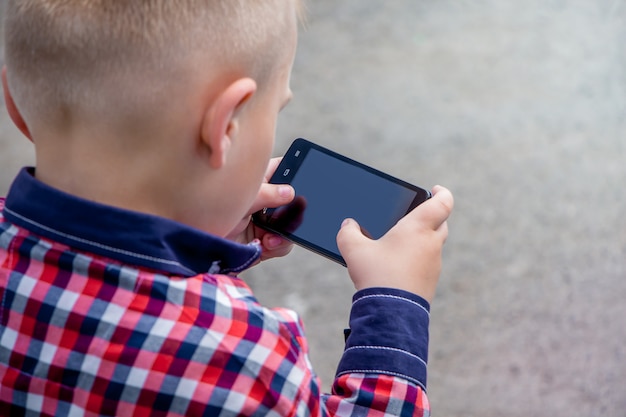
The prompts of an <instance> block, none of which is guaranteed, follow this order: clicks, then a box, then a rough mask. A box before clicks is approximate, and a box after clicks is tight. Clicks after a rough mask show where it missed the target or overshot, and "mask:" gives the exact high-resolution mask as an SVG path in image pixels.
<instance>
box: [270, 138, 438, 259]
mask: <svg viewBox="0 0 626 417" xmlns="http://www.w3.org/2000/svg"><path fill="white" fill-rule="evenodd" d="M270 182H275V183H290V184H291V185H292V186H293V187H294V189H295V191H296V197H295V199H294V201H293V202H292V203H291V204H289V205H287V206H283V207H279V208H278V209H268V210H265V211H264V214H262V215H260V216H259V217H260V220H261V223H265V224H266V225H267V226H269V228H270V230H273V231H275V232H277V233H279V234H282V235H284V236H285V237H287V238H289V239H291V240H293V241H295V242H296V243H299V244H302V245H304V246H305V247H308V248H309V249H312V250H314V251H317V252H319V253H321V254H323V255H326V256H328V257H330V258H332V259H334V260H335V261H337V262H339V263H342V264H344V265H345V262H344V261H343V258H342V257H341V255H340V253H339V249H338V248H337V243H336V236H337V232H338V231H339V228H340V226H341V223H342V222H343V220H344V219H346V218H348V217H351V218H353V219H355V220H356V221H357V222H358V223H359V225H360V226H361V228H362V230H363V232H364V233H365V234H366V235H368V236H369V237H371V238H373V239H378V238H380V237H382V236H383V235H384V234H385V233H386V232H387V231H388V230H389V229H390V228H391V227H393V225H394V224H395V223H396V222H397V221H398V220H399V219H401V218H402V217H403V216H404V215H405V214H406V213H408V212H409V211H410V210H412V209H413V208H414V207H415V206H417V205H418V204H420V203H421V202H423V201H424V200H426V199H427V198H429V197H430V193H429V192H428V191H426V190H424V189H422V188H419V187H416V186H413V185H411V184H409V183H406V182H404V181H402V180H399V179H397V178H394V177H391V176H389V175H387V174H385V173H382V172H380V171H377V170H375V169H373V168H371V167H368V166H366V165H363V164H361V163H358V162H356V161H353V160H351V159H349V158H346V157H344V156H342V155H339V154H336V153H335V152H332V151H330V150H328V149H325V148H321V147H319V146H317V145H314V144H312V143H310V142H308V141H305V140H302V139H298V140H296V141H295V142H294V144H292V146H291V148H290V149H289V151H288V152H287V154H286V155H285V157H284V158H283V161H282V163H281V165H280V166H279V167H278V169H277V170H276V173H275V174H274V176H273V178H272V180H271V181H270ZM261 225H263V224H261Z"/></svg>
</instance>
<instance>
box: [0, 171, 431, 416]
mask: <svg viewBox="0 0 626 417" xmlns="http://www.w3.org/2000/svg"><path fill="white" fill-rule="evenodd" d="M33 172H34V171H33V170H32V169H31V170H26V169H25V170H22V172H20V174H19V175H18V177H17V178H16V180H15V182H14V184H13V186H12V188H11V191H10V193H9V195H8V197H7V199H6V201H4V200H2V199H0V210H2V215H0V300H1V301H0V302H1V305H0V415H2V416H5V415H11V416H17V415H37V414H41V415H63V416H65V415H74V416H79V415H80V416H92V415H121V416H130V415H157V416H159V415H168V416H185V415H186V416H195V415H208V416H214V415H215V416H217V415H220V416H235V415H274V416H294V415H298V416H300V415H341V416H346V415H359V416H374V415H376V416H378V415H406V416H409V415H418V416H427V415H429V405H428V400H427V398H426V395H425V391H424V389H425V381H426V355H427V347H428V321H429V312H428V309H429V306H428V303H426V302H425V301H424V300H423V299H421V298H420V297H417V296H415V295H412V294H409V293H406V292H403V291H398V290H391V289H368V290H364V291H360V292H358V293H357V294H355V296H354V304H353V307H352V311H351V317H350V327H351V332H350V335H349V337H348V338H347V343H346V349H345V352H344V354H343V357H342V358H341V361H340V363H339V366H338V370H337V376H336V379H335V381H334V384H333V389H332V393H331V394H322V393H321V392H320V383H319V381H318V378H317V377H316V375H315V373H314V372H313V369H312V368H311V364H310V361H309V358H308V354H307V342H306V339H305V337H304V332H303V328H302V323H301V322H300V320H299V318H298V317H297V315H296V314H295V313H294V312H292V311H290V310H285V309H272V310H270V309H267V308H263V307H262V306H261V305H259V303H258V302H257V300H256V299H255V298H254V296H253V294H252V293H251V291H250V289H249V288H248V286H247V285H246V284H245V283H244V282H243V281H242V280H240V279H239V278H237V277H236V276H235V275H234V274H235V273H237V272H239V271H241V270H244V269H246V268H247V267H249V266H250V265H251V264H253V263H254V262H255V261H256V260H257V259H258V257H259V252H260V248H259V247H258V246H255V245H240V244H236V243H233V242H230V241H227V240H223V239H219V238H217V237H214V236H210V235H207V234H205V233H202V232H200V231H198V230H195V229H191V228H189V227H186V226H184V225H181V224H178V223H175V222H172V221H169V220H167V219H163V218H159V217H155V216H150V215H146V214H141V213H135V212H130V211H126V210H121V209H117V208H113V207H108V206H104V205H100V204H96V203H93V202H89V201H85V200H82V199H79V198H77V197H73V196H70V195H67V194H65V193H62V192H60V191H58V190H55V189H52V188H50V187H48V186H46V185H45V184H42V183H41V182H39V181H37V180H36V179H35V178H34V176H33Z"/></svg>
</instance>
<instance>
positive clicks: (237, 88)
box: [200, 78, 257, 169]
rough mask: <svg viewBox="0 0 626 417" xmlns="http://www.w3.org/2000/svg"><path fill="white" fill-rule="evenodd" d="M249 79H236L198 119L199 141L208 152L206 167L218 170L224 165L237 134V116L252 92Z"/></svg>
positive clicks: (253, 85)
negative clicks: (199, 123)
mask: <svg viewBox="0 0 626 417" xmlns="http://www.w3.org/2000/svg"><path fill="white" fill-rule="evenodd" d="M256 89H257V85H256V82H255V81H254V80H252V79H251V78H240V79H238V80H237V81H235V82H233V83H231V84H229V85H228V87H226V88H225V89H224V90H222V92H221V93H220V94H219V95H218V97H217V98H216V99H215V100H214V101H213V102H212V103H211V105H210V106H209V108H208V109H207V111H206V113H205V116H204V119H203V120H202V129H201V132H200V134H201V136H202V137H201V139H202V142H203V143H204V144H205V146H206V147H207V148H208V150H209V164H210V166H211V167H212V168H213V169H219V168H221V167H222V166H223V165H224V164H225V163H226V158H227V156H228V152H229V150H230V147H231V144H232V141H233V139H234V137H235V136H236V135H237V127H238V126H237V124H238V120H237V115H238V113H239V111H240V110H241V109H242V108H243V107H244V106H245V104H246V103H247V101H248V99H249V98H250V97H251V96H252V95H253V94H254V93H255V92H256Z"/></svg>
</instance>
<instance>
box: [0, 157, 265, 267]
mask: <svg viewBox="0 0 626 417" xmlns="http://www.w3.org/2000/svg"><path fill="white" fill-rule="evenodd" d="M34 172H35V170H34V168H24V169H22V170H21V171H20V173H19V174H18V176H17V178H16V179H15V181H14V182H13V184H12V185H11V189H10V190H9V194H8V195H7V198H6V202H5V208H4V211H3V215H4V216H5V217H6V218H7V219H8V220H9V221H10V222H11V223H13V224H15V225H17V226H20V227H23V228H25V229H28V230H30V231H31V232H33V233H36V234H38V235H40V236H43V237H45V238H48V239H51V240H54V241H57V242H60V243H63V244H66V245H68V246H71V247H73V248H76V249H78V250H80V251H87V252H91V253H95V254H98V255H101V256H105V257H108V258H111V259H114V260H117V261H119V262H121V263H123V264H127V265H136V266H142V267H147V268H150V269H155V270H157V271H162V272H165V273H171V274H176V275H182V276H193V275H196V274H201V273H207V272H210V273H222V274H226V273H236V272H241V271H243V270H245V269H247V268H249V267H250V266H251V265H252V264H253V263H255V262H256V261H257V260H258V259H259V257H260V255H261V248H260V247H259V246H258V245H256V244H248V245H242V244H239V243H235V242H232V241H230V240H226V239H223V238H220V237H217V236H213V235H210V234H207V233H204V232H202V231H200V230H197V229H194V228H191V227H189V226H186V225H183V224H181V223H177V222H175V221H172V220H168V219H165V218H162V217H158V216H153V215H149V214H143V213H138V212H133V211H129V210H124V209H120V208H116V207H111V206H106V205H103V204H99V203H95V202H92V201H88V200H84V199H82V198H78V197H75V196H72V195H70V194H67V193H64V192H62V191H59V190H57V189H54V188H52V187H50V186H48V185H46V184H44V183H42V182H41V181H38V180H37V179H36V178H35V176H34Z"/></svg>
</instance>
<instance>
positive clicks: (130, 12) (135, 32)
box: [5, 0, 301, 122]
mask: <svg viewBox="0 0 626 417" xmlns="http://www.w3.org/2000/svg"><path fill="white" fill-rule="evenodd" d="M288 1H291V0H8V2H7V5H6V11H5V14H6V19H5V59H6V65H7V67H8V68H9V87H10V89H11V93H12V94H13V96H14V97H15V99H16V103H17V104H18V108H19V107H20V103H23V102H26V103H27V107H29V109H30V110H33V111H35V112H37V113H36V114H37V115H38V117H40V116H42V115H43V114H48V113H49V112H48V113H46V109H50V108H55V109H56V110H57V111H56V112H57V114H56V115H55V117H58V116H59V113H58V112H59V111H60V112H63V107H64V106H68V107H66V108H73V106H76V105H79V106H81V105H85V104H87V105H90V104H91V103H93V102H94V101H98V100H99V98H98V96H99V95H100V94H101V93H102V91H100V90H99V89H102V88H110V87H112V86H119V87H120V89H121V90H124V89H126V90H128V89H129V88H128V87H129V86H132V83H133V82H142V81H146V80H147V82H148V83H151V82H152V81H153V80H159V81H160V82H161V83H166V82H167V80H168V79H169V80H175V79H177V77H178V79H180V77H184V76H185V75H186V74H185V71H186V69H185V68H184V65H193V64H192V63H191V62H192V61H193V57H194V56H198V55H200V54H202V55H203V56H204V57H207V56H208V57H209V61H208V62H209V66H210V67H212V68H211V69H213V68H220V69H222V68H223V69H224V70H225V71H229V72H230V73H231V74H233V75H239V76H251V77H253V78H255V79H256V80H257V82H258V83H259V84H260V87H259V88H262V83H263V82H264V81H265V80H266V78H267V77H268V76H269V73H271V69H272V65H273V63H274V62H275V61H276V59H277V57H280V54H281V50H282V49H284V46H285V42H284V41H283V38H284V34H285V27H286V26H285V25H286V24H287V22H288V20H287V19H288V18H289V17H288V15H287V11H288V10H290V8H288V7H286V5H287V2H288ZM296 4H297V6H296V10H299V9H300V7H301V5H300V2H299V1H297V2H296ZM203 62H207V61H203ZM181 64H182V65H181ZM207 69H208V68H207ZM187 70H190V69H187ZM194 70H196V71H197V70H198V68H195V69H194ZM133 78H134V79H135V81H133V80H132V79H133ZM119 81H124V82H119ZM128 83H131V84H128ZM146 86H150V87H149V88H144V90H150V89H153V90H154V91H142V92H140V93H139V94H140V95H141V94H153V95H154V94H157V95H158V91H156V90H158V89H159V88H160V87H159V82H157V83H154V84H146ZM131 90H132V89H131ZM119 93H120V94H127V96H129V97H127V98H129V99H131V101H135V104H137V103H142V101H141V99H140V98H139V97H134V98H133V97H130V96H132V94H135V93H136V92H132V93H131V92H128V91H120V92H119ZM100 100H102V98H100ZM20 110H22V109H20ZM22 111H23V112H26V113H28V112H27V111H26V110H22ZM24 116H25V118H26V119H27V118H28V114H24ZM48 116H50V114H48ZM27 122H28V120H27Z"/></svg>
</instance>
